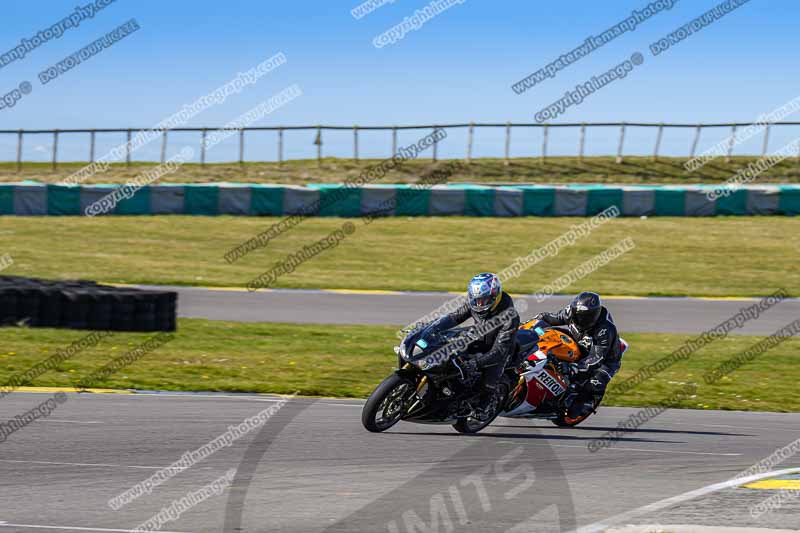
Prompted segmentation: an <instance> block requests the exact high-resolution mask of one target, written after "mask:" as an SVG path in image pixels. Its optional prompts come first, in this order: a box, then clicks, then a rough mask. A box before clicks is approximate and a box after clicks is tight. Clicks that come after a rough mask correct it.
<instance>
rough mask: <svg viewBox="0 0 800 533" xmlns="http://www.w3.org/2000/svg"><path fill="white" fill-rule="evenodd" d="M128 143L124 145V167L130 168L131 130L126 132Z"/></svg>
mask: <svg viewBox="0 0 800 533" xmlns="http://www.w3.org/2000/svg"><path fill="white" fill-rule="evenodd" d="M127 138H128V141H127V142H126V143H125V165H126V166H131V130H128V135H127Z"/></svg>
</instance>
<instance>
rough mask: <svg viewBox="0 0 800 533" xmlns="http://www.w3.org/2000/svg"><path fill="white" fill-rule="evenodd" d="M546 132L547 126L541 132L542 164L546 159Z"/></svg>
mask: <svg viewBox="0 0 800 533" xmlns="http://www.w3.org/2000/svg"><path fill="white" fill-rule="evenodd" d="M547 130H548V125H547V124H545V125H544V130H543V132H542V133H543V134H542V163H544V160H545V159H547Z"/></svg>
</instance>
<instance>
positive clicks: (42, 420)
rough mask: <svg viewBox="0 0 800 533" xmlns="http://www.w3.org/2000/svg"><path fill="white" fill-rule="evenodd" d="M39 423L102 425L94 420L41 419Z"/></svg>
mask: <svg viewBox="0 0 800 533" xmlns="http://www.w3.org/2000/svg"><path fill="white" fill-rule="evenodd" d="M39 422H60V423H62V424H102V423H103V422H99V421H96V420H64V419H61V420H59V419H57V418H42V419H41V420H39Z"/></svg>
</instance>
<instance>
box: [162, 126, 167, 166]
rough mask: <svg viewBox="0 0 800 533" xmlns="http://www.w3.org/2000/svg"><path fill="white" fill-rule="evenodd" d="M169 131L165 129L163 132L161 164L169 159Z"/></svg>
mask: <svg viewBox="0 0 800 533" xmlns="http://www.w3.org/2000/svg"><path fill="white" fill-rule="evenodd" d="M167 131H168V130H164V131H163V132H162V134H161V164H162V165H163V164H164V162H165V161H166V160H167Z"/></svg>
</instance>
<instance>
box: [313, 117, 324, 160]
mask: <svg viewBox="0 0 800 533" xmlns="http://www.w3.org/2000/svg"><path fill="white" fill-rule="evenodd" d="M314 144H316V145H317V166H322V126H317V138H316V139H314Z"/></svg>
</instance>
